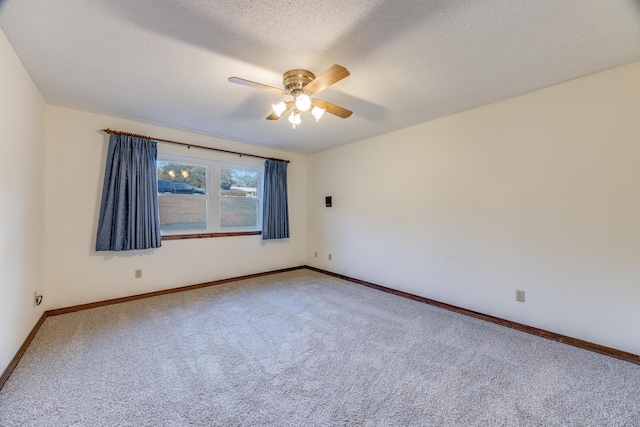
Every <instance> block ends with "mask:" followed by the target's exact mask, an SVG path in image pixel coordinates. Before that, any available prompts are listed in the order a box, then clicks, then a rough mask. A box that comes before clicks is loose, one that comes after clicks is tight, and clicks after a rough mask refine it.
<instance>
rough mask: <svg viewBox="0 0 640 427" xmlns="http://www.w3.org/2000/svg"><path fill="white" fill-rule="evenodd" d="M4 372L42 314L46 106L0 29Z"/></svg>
mask: <svg viewBox="0 0 640 427" xmlns="http://www.w3.org/2000/svg"><path fill="white" fill-rule="evenodd" d="M0 64H2V65H1V66H0V70H2V71H1V73H0V171H2V179H0V373H1V372H2V371H4V369H5V368H6V367H7V365H8V364H9V362H10V361H11V359H12V358H13V356H14V355H15V354H16V352H17V351H18V349H19V348H20V346H21V345H22V343H23V342H24V340H25V338H27V335H29V332H30V331H31V329H32V328H33V327H34V325H35V324H36V322H37V320H38V318H39V317H40V316H41V315H42V312H43V310H44V305H41V306H40V307H34V304H33V292H34V291H36V290H38V291H42V292H45V288H44V283H43V279H44V274H43V272H44V249H43V246H44V245H43V243H44V193H43V188H44V179H43V176H44V114H45V113H44V111H45V104H44V101H43V99H42V96H41V95H40V93H39V92H38V90H37V89H36V87H35V85H34V84H33V81H32V80H31V78H30V77H29V75H28V74H27V72H26V70H25V69H24V67H23V66H22V63H21V62H20V60H19V59H18V57H17V56H16V54H15V52H14V50H13V48H12V47H11V45H10V44H9V41H8V40H7V38H6V36H5V35H4V32H3V31H2V30H0Z"/></svg>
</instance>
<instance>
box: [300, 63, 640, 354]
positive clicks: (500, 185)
mask: <svg viewBox="0 0 640 427" xmlns="http://www.w3.org/2000/svg"><path fill="white" fill-rule="evenodd" d="M307 188H308V194H307V221H308V222H307V228H308V234H307V256H308V260H309V261H308V263H309V264H310V265H313V266H316V267H319V268H323V269H327V270H330V271H333V272H337V273H341V274H345V275H348V276H352V277H355V278H359V279H363V280H367V281H371V282H374V283H377V284H380V285H384V286H388V287H391V288H395V289H400V290H403V291H407V292H410V293H414V294H417V295H421V296H425V297H428V298H433V299H436V300H439V301H443V302H446V303H450V304H453V305H456V306H460V307H464V308H468V309H471V310H476V311H479V312H482V313H486V314H490V315H494V316H498V317H501V318H505V319H510V320H513V321H516V322H521V323H524V324H527V325H531V326H536V327H540V328H543V329H546V330H551V331H555V332H557V333H561V334H566V335H569V336H572V337H576V338H580V339H584V340H587V341H591V342H595V343H599V344H602V345H606V346H610V347H613V348H617V349H621V350H626V351H629V352H632V353H635V354H640V332H638V325H640V63H634V64H631V65H628V66H625V67H620V68H616V69H612V70H609V71H605V72H602V73H599V74H595V75H592V76H588V77H585V78H581V79H577V80H573V81H570V82H566V83H563V84H560V85H557V86H554V87H550V88H547V89H543V90H540V91H536V92H533V93H529V94H526V95H523V96H520V97H518V98H514V99H510V100H507V101H504V102H500V103H496V104H493V105H489V106H485V107H482V108H478V109H475V110H471V111H467V112H464V113H461V114H457V115H453V116H449V117H445V118H442V119H439V120H434V121H431V122H427V123H423V124H420V125H417V126H414V127H410V128H406V129H402V130H399V131H396V132H392V133H389V134H386V135H381V136H378V137H374V138H370V139H367V140H363V141H359V142H356V143H353V144H350V145H347V146H343V147H340V148H336V149H332V150H329V151H326V152H321V153H318V154H315V155H313V156H310V157H309V159H308V180H307ZM328 195H331V196H333V204H334V207H332V208H325V207H323V205H324V197H325V196H328ZM316 250H317V251H318V252H319V254H318V255H319V257H318V258H315V257H314V251H316ZM328 253H331V254H332V255H333V261H328V260H327V254H328ZM516 289H522V290H525V291H526V302H525V303H524V304H523V303H518V302H515V295H514V294H515V290H516Z"/></svg>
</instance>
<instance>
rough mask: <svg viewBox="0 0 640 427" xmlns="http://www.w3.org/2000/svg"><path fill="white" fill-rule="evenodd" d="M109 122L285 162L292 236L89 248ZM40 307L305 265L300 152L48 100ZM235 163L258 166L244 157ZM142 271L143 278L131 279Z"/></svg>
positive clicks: (182, 150)
mask: <svg viewBox="0 0 640 427" xmlns="http://www.w3.org/2000/svg"><path fill="white" fill-rule="evenodd" d="M104 128H112V129H118V130H124V131H128V132H134V133H141V134H144V135H152V136H157V137H159V138H164V139H170V140H175V141H183V142H191V143H193V144H197V145H205V146H212V147H216V148H223V149H228V150H235V151H241V152H246V153H252V154H259V155H266V156H272V157H278V158H286V159H289V160H291V163H290V164H289V168H288V175H289V186H290V187H289V191H290V192H289V202H290V221H291V236H292V237H291V238H290V239H286V240H283V241H269V242H268V243H264V242H263V241H262V240H261V237H260V236H244V237H224V238H210V239H191V240H178V241H165V242H163V243H162V247H161V248H158V249H150V250H142V251H130V252H125V253H116V252H95V236H96V228H97V219H98V213H99V203H100V197H101V194H102V182H103V177H104V164H105V159H106V150H107V145H108V135H106V134H104V133H102V132H100V129H104ZM46 147H47V148H46V165H47V168H46V209H47V217H46V236H47V240H46V252H47V262H46V276H47V286H48V292H49V294H50V295H49V298H48V304H47V309H53V308H59V307H67V306H71V305H75V304H83V303H88V302H94V301H101V300H105V299H110V298H118V297H123V296H128V295H135V294H140V293H144V292H151V291H157V290H162V289H168V288H174V287H179V286H185V285H192V284H195V283H202V282H207V281H212V280H218V279H224V278H230V277H237V276H242V275H246V274H252V273H259V272H264V271H271V270H275V269H280V268H286V267H293V266H299V265H303V264H304V263H305V209H306V199H305V177H306V159H305V157H304V156H301V155H297V154H292V153H286V152H279V151H275V150H271V149H267V148H263V147H256V146H249V145H247V144H241V143H237V142H232V141H228V140H223V139H219V138H213V137H208V136H204V135H196V134H193V133H188V132H183V131H178V130H174V129H168V128H164V127H160V126H155V125H150V124H145V123H140V122H134V121H130V120H125V119H119V118H115V117H109V116H103V115H99V114H91V113H86V112H81V111H77V110H70V109H67V108H61V107H55V106H47V121H46ZM158 150H159V151H167V152H169V151H170V152H173V153H176V154H185V155H194V154H195V155H202V156H210V157H213V158H218V159H221V160H228V161H238V160H239V157H238V156H235V155H229V154H220V153H215V152H212V151H206V150H198V151H197V152H196V150H195V149H192V150H188V149H187V148H186V147H177V146H171V145H167V144H158ZM241 161H244V162H254V163H256V164H263V163H264V161H263V160H255V159H253V160H252V159H250V158H248V157H243V158H242V159H241ZM135 269H142V275H143V277H142V279H135V278H134V271H135Z"/></svg>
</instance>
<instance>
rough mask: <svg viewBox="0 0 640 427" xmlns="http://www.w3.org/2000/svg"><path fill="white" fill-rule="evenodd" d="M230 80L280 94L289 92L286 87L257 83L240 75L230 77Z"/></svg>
mask: <svg viewBox="0 0 640 427" xmlns="http://www.w3.org/2000/svg"><path fill="white" fill-rule="evenodd" d="M229 81H230V82H231V83H236V84H239V85H243V86H249V87H252V88H255V89H262V90H267V91H269V92H273V93H278V94H280V95H288V94H289V92H287V91H286V90H284V89H278V88H277V87H273V86H267V85H263V84H262V83H256V82H252V81H251V80H245V79H241V78H240V77H229Z"/></svg>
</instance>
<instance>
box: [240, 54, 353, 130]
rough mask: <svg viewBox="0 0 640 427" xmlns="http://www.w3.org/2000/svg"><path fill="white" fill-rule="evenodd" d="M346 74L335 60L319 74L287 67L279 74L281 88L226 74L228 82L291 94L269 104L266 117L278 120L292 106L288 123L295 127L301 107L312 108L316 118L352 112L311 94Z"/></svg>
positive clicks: (347, 72) (297, 123)
mask: <svg viewBox="0 0 640 427" xmlns="http://www.w3.org/2000/svg"><path fill="white" fill-rule="evenodd" d="M349 74H350V73H349V71H347V69H346V68H344V67H342V66H340V65H337V64H336V65H334V66H332V67H331V68H329V69H328V70H326V71H325V72H324V73H322V74H320V75H319V76H318V77H316V76H315V75H314V74H313V73H312V72H311V71H308V70H300V69H295V70H289V71H287V72H286V73H284V74H283V75H282V83H283V85H284V89H279V88H277V87H273V86H268V85H264V84H262V83H256V82H252V81H251V80H245V79H241V78H239V77H229V81H230V82H231V83H237V84H241V85H244V86H249V87H253V88H256V89H262V90H266V91H269V92H273V93H278V94H281V95H290V96H293V101H286V102H285V101H280V103H278V104H273V105H272V106H271V107H272V108H273V113H271V114H270V115H269V116H267V120H278V119H279V118H280V117H282V116H283V115H284V114H285V113H286V112H287V111H289V110H293V111H292V112H291V115H290V116H289V123H291V126H292V128H293V129H295V128H296V126H297V125H299V124H300V122H301V119H300V112H301V111H307V110H309V109H311V114H313V117H315V118H316V121H318V120H320V117H322V115H323V114H324V113H325V112H327V113H329V114H333V115H335V116H338V117H341V118H343V119H346V118H347V117H349V116H350V115H351V114H352V111H349V110H347V109H346V108H342V107H340V106H338V105H335V104H332V103H330V102H327V101H324V100H322V99H318V98H311V95H315V94H316V93H318V92H320V91H322V90H324V89H326V88H328V87H329V86H331V85H332V84H334V83H337V82H339V81H340V80H342V79H344V78H345V77H348V76H349Z"/></svg>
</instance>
